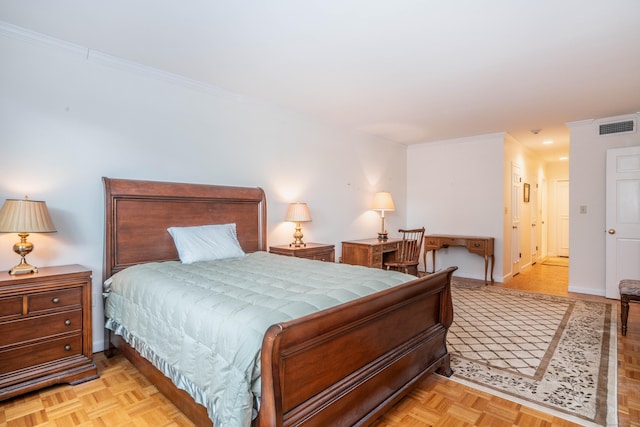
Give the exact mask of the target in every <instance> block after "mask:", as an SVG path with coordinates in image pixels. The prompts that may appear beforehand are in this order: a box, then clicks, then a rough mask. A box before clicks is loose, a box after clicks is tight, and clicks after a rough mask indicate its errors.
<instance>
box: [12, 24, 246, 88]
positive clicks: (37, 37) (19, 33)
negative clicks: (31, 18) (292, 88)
mask: <svg viewBox="0 0 640 427" xmlns="http://www.w3.org/2000/svg"><path fill="white" fill-rule="evenodd" d="M0 36H5V37H9V38H12V39H16V40H20V41H23V42H28V43H33V44H38V45H41V46H45V47H50V48H54V49H60V50H64V51H66V52H70V53H72V54H74V55H77V56H79V57H80V58H82V59H84V60H86V61H91V62H94V63H96V64H101V65H105V66H108V67H111V68H115V69H118V70H122V71H125V72H130V73H134V74H138V75H142V76H145V77H150V78H153V79H156V80H161V81H164V82H168V83H172V84H175V85H179V86H183V87H187V88H190V89H194V90H197V91H199V92H204V93H208V94H212V95H216V96H222V97H226V98H231V99H234V100H241V99H244V98H245V97H244V96H243V95H239V94H236V93H233V92H230V91H228V90H225V89H222V88H220V87H218V86H214V85H211V84H207V83H203V82H201V81H198V80H194V79H190V78H188V77H184V76H181V75H179V74H173V73H170V72H168V71H164V70H160V69H158V68H154V67H150V66H147V65H143V64H140V63H138V62H134V61H129V60H127V59H124V58H120V57H117V56H113V55H109V54H107V53H103V52H100V51H98V50H95V49H91V48H89V47H85V46H81V45H78V44H75V43H69V42H66V41H63V40H60V39H57V38H55V37H51V36H47V35H45V34H41V33H38V32H35V31H31V30H27V29H25V28H22V27H18V26H16V25H13V24H9V23H8V22H4V21H0Z"/></svg>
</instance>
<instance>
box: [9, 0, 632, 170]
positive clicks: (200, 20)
mask: <svg viewBox="0 0 640 427" xmlns="http://www.w3.org/2000/svg"><path fill="white" fill-rule="evenodd" d="M0 21H4V22H6V23H9V24H13V25H16V26H19V27H22V28H24V29H28V30H32V31H35V32H38V33H42V34H45V35H48V36H52V37H54V38H58V39H61V40H64V41H67V42H71V43H75V44H78V45H81V46H84V47H87V48H90V49H94V50H97V51H100V52H102V53H106V54H109V55H113V56H116V57H119V58H123V59H126V60H128V61H134V62H137V63H140V64H143V65H145V66H149V67H155V68H158V69H161V70H165V71H167V72H170V73H174V74H178V75H181V76H185V77H187V78H190V79H194V80H197V81H200V82H203V83H205V84H209V85H213V86H216V87H219V88H223V89H225V90H228V91H232V92H235V93H239V94H243V95H246V96H250V97H255V98H259V99H262V100H266V101H267V102H270V103H273V104H276V105H280V106H283V107H286V108H291V109H295V110H300V111H303V112H306V113H308V114H310V115H313V116H316V117H319V118H320V119H322V120H325V121H327V122H330V123H334V124H337V125H339V126H343V127H347V128H350V129H358V130H361V131H364V132H368V133H371V134H375V135H378V136H381V137H384V138H387V139H389V140H392V141H396V142H400V143H404V144H412V143H420V142H429V141H438V140H443V139H451V138H460V137H467V136H474V135H482V134H490V133H496V132H508V133H509V134H510V135H512V136H513V137H514V138H516V139H517V140H519V141H520V142H522V143H523V144H525V145H527V146H528V147H530V148H532V149H534V150H535V151H536V152H538V153H539V154H540V155H541V156H542V157H543V158H545V159H546V160H548V161H557V160H558V157H559V156H560V155H563V154H568V144H569V130H568V128H567V127H566V126H565V123H567V122H572V121H578V120H586V119H595V118H603V117H612V116H616V115H622V114H629V113H634V112H639V111H640V1H638V0H607V1H604V0H536V1H524V0H520V1H519V0H483V1H477V0H446V1H445V0H440V1H436V0H430V1H429V0H393V1H390V0H304V1H300V0H277V1H261V0H191V1H189V2H182V1H170V0H136V1H131V0H110V1H104V0H102V1H98V0H56V1H51V0H29V1H24V0H2V2H1V3H0ZM534 129H535V130H539V132H538V133H537V134H534V133H533V132H531V130H534ZM546 139H551V140H553V141H554V144H553V145H551V146H548V147H547V146H542V144H541V143H542V141H543V140H546Z"/></svg>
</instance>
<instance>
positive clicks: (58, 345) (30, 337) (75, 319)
mask: <svg viewBox="0 0 640 427" xmlns="http://www.w3.org/2000/svg"><path fill="white" fill-rule="evenodd" d="M91 301H92V297H91V270H89V269H87V268H85V267H82V266H80V265H65V266H60V267H42V268H40V269H39V271H38V272H37V273H28V274H21V275H16V276H11V275H10V274H9V272H7V271H0V401H2V400H5V399H9V398H11V397H14V396H17V395H19V394H23V393H27V392H30V391H34V390H37V389H40V388H42V387H46V386H50V385H53V384H59V383H71V384H76V383H79V382H82V381H87V380H90V379H94V378H97V377H98V369H97V367H96V365H95V363H93V359H92V357H93V351H92V345H93V338H92V329H91Z"/></svg>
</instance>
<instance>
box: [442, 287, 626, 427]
mask: <svg viewBox="0 0 640 427" xmlns="http://www.w3.org/2000/svg"><path fill="white" fill-rule="evenodd" d="M452 296H453V304H454V321H453V325H452V326H451V328H450V330H449V333H448V335H447V344H448V349H449V353H450V354H451V366H452V368H453V371H454V374H453V376H452V377H451V378H452V379H453V380H455V381H458V382H462V383H464V384H466V385H468V386H471V387H474V388H477V389H480V390H483V391H487V392H489V393H491V394H494V395H498V396H500V397H503V398H506V399H509V400H512V401H515V402H517V403H521V404H523V405H525V406H529V407H532V408H534V409H538V410H541V411H544V412H546V413H551V414H553V415H555V416H558V417H561V418H563V419H566V420H569V421H572V422H575V423H579V424H582V425H585V426H615V425H617V420H618V414H617V333H616V306H615V305H614V304H611V303H605V302H593V301H586V300H577V299H572V298H565V297H558V296H551V295H544V294H537V293H531V292H524V291H518V290H512V289H505V288H499V287H497V286H493V285H489V286H484V285H483V284H481V283H478V282H477V281H468V280H465V279H459V278H454V279H453V284H452Z"/></svg>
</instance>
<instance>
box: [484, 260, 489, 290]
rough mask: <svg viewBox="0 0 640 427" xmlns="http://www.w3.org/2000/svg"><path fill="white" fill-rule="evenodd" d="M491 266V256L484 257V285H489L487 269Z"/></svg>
mask: <svg viewBox="0 0 640 427" xmlns="http://www.w3.org/2000/svg"><path fill="white" fill-rule="evenodd" d="M488 266H489V256H488V255H486V254H485V256H484V284H485V285H486V284H487V267H488Z"/></svg>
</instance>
